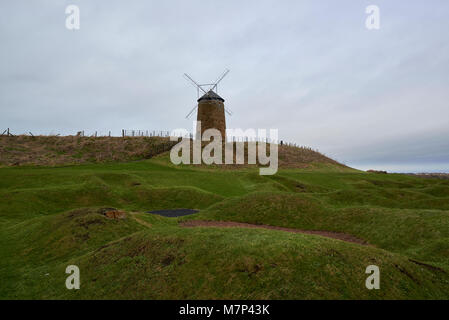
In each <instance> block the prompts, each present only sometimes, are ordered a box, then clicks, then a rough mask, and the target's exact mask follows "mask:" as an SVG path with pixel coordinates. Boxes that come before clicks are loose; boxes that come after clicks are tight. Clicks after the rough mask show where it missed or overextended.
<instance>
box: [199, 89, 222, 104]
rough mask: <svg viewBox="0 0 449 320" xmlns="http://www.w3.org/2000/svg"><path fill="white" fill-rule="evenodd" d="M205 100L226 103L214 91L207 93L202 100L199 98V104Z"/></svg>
mask: <svg viewBox="0 0 449 320" xmlns="http://www.w3.org/2000/svg"><path fill="white" fill-rule="evenodd" d="M203 100H220V101H221V102H224V99H223V98H222V97H220V96H219V95H218V94H217V93H215V92H214V91H212V90H209V92H207V93H205V94H204V95H203V96H202V97H201V98H199V99H198V102H200V101H203Z"/></svg>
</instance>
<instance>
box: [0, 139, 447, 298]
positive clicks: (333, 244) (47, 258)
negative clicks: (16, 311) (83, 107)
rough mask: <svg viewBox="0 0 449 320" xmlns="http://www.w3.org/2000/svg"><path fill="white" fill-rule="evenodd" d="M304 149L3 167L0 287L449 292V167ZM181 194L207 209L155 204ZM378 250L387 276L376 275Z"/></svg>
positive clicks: (146, 293) (142, 293) (7, 290)
mask: <svg viewBox="0 0 449 320" xmlns="http://www.w3.org/2000/svg"><path fill="white" fill-rule="evenodd" d="M73 139H76V138H75V137H74V138H73ZM132 143H137V142H132ZM288 151H290V150H288ZM294 152H295V153H296V152H297V153H301V152H300V150H299V151H298V150H294ZM25 153H26V152H25ZM284 154H285V153H284ZM139 157H140V156H139ZM287 158H288V159H291V156H289V157H287ZM2 159H4V156H3V158H2ZM87 159H88V158H87ZM124 159H125V158H123V160H124ZM304 159H305V160H303V162H302V163H301V162H298V163H299V164H306V166H303V167H300V166H298V167H296V168H295V167H289V166H286V167H285V168H283V169H282V168H281V169H280V170H279V172H278V174H276V175H275V176H260V175H259V174H258V170H257V169H256V168H251V167H249V168H242V169H234V170H220V169H216V168H208V167H201V166H200V167H193V166H179V167H176V166H173V165H172V164H171V163H169V162H168V161H167V154H161V155H159V156H156V157H152V158H151V159H148V160H142V161H137V162H112V161H109V160H108V161H107V162H105V163H87V164H82V165H72V166H59V167H55V166H42V165H41V166H30V165H28V166H12V167H11V166H8V167H3V168H0V242H1V244H2V245H1V246H0V281H1V283H2V286H0V298H1V299H7V298H10V299H11V298H12V299H18V298H19V299H21V298H32V299H35V298H44V299H50V298H51V299H54V298H56V299H85V298H95V299H104V298H112V299H122V298H123V299H130V298H135V299H164V298H166V299H184V298H185V299H188V298H191V299H224V298H234V299H239V298H242V299H246V298H248V299H334V298H336V299H449V181H448V180H437V179H422V178H419V177H414V176H405V175H396V174H391V175H390V174H388V175H379V174H370V173H363V172H358V171H356V170H351V169H349V168H346V167H344V166H342V165H339V164H337V163H333V162H331V161H324V160H323V161H321V162H320V161H315V160H314V159H315V158H314V159H312V160H307V159H306V158H304ZM325 159H326V158H325ZM289 161H290V160H289ZM52 164H53V163H52ZM103 207H108V208H110V207H113V208H117V209H119V210H123V211H125V212H126V216H125V218H123V219H113V218H109V217H107V216H105V215H104V212H105V210H102V209H101V208H103ZM173 208H194V209H200V212H199V213H197V214H194V215H191V216H186V217H182V218H164V217H160V216H155V215H152V214H147V213H144V212H145V211H148V210H157V209H173ZM190 220H207V221H235V222H244V223H251V224H258V225H261V224H263V225H269V226H278V227H288V228H298V229H303V230H322V231H333V232H340V233H345V234H348V235H352V236H354V237H357V238H359V239H363V240H365V241H366V242H367V243H368V245H360V244H357V243H349V242H344V241H340V240H336V239H330V238H326V237H323V236H319V235H310V234H300V233H289V232H284V231H279V230H265V229H247V228H217V227H195V228H186V227H183V226H182V224H180V222H182V221H190ZM70 264H75V265H77V266H79V267H80V271H81V289H80V290H77V291H71V290H67V289H66V288H65V279H66V277H67V275H66V274H65V268H66V266H67V265H70ZM371 264H375V265H378V266H379V267H380V270H381V289H380V290H367V289H366V287H365V279H366V277H367V276H368V275H366V274H365V269H366V267H367V266H368V265H371Z"/></svg>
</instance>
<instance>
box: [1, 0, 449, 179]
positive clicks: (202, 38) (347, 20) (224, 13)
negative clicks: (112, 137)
mask: <svg viewBox="0 0 449 320" xmlns="http://www.w3.org/2000/svg"><path fill="white" fill-rule="evenodd" d="M69 4H76V5H78V6H79V8H80V13H81V16H80V18H81V20H80V23H81V24H80V26H81V28H80V30H77V31H73V30H72V31H70V30H67V29H66V27H65V20H66V17H67V15H66V14H65V8H66V6H67V5H69ZM368 5H377V6H378V7H379V8H380V29H379V30H368V29H367V28H366V27H365V20H366V18H367V16H368V14H366V13H365V9H366V7H367V6H368ZM448 17H449V1H447V0H431V1H421V0H416V1H413V0H409V1H405V0H395V1H392V0H387V1H383V0H372V1H364V0H352V1H350V0H339V1H335V0H308V1H299V0H292V1H279V0H277V1H275V0H273V1H261V0H257V1H256V0H254V1H247V0H239V1H230V0H227V1H211V0H209V1H192V0H182V1H181V0H179V1H170V0H166V1H148V0H146V1H143V0H142V1H137V0H134V1H111V0H108V1H106V0H95V1H92V0H71V1H62V0H39V1H24V0H9V1H7V0H2V1H1V2H0V43H1V44H0V48H1V49H0V131H3V130H4V129H6V128H7V127H9V128H11V130H12V132H13V133H25V132H28V131H31V132H33V133H34V134H49V133H61V134H74V133H76V132H77V131H80V130H85V131H86V133H89V132H94V131H96V130H98V131H99V132H104V133H106V132H107V131H109V130H112V132H113V133H115V134H119V133H120V131H121V129H142V130H171V129H175V128H187V129H190V128H191V126H192V121H191V120H186V119H185V116H186V114H187V113H188V112H189V111H190V109H192V108H193V107H194V106H195V103H196V91H195V89H194V88H193V87H192V86H191V85H190V84H189V83H187V82H186V81H185V80H184V79H183V77H182V74H183V73H184V72H187V73H189V74H190V75H191V76H192V77H193V78H194V79H195V80H197V81H199V82H202V83H205V82H210V81H212V80H215V79H216V78H217V77H218V76H219V75H220V73H222V72H223V70H224V69H226V68H229V69H231V72H230V73H229V75H228V76H227V77H226V78H225V79H224V80H223V82H222V83H221V85H220V86H219V94H220V95H221V96H222V97H223V98H224V99H225V100H226V102H225V104H226V106H227V108H229V109H231V110H232V111H233V116H232V117H227V126H228V127H229V128H278V129H279V136H280V138H281V139H283V140H284V141H291V142H296V143H297V144H300V145H306V146H310V147H312V148H315V149H318V150H319V151H321V152H323V153H325V154H326V155H328V156H331V157H333V158H335V159H337V160H339V161H341V162H344V163H346V164H348V165H351V166H355V167H357V168H362V169H368V168H377V169H387V170H392V171H449V41H448V40H449V34H448V30H449V18H448ZM192 118H195V117H192Z"/></svg>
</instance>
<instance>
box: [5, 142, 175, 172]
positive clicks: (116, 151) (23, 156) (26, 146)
mask: <svg viewBox="0 0 449 320" xmlns="http://www.w3.org/2000/svg"><path fill="white" fill-rule="evenodd" d="M174 144H175V142H171V141H170V140H169V139H168V138H161V137H125V138H119V137H81V136H64V137H61V136H35V137H32V136H24V135H20V136H13V137H7V136H0V165H6V166H10V165H46V166H54V165H68V164H80V163H89V162H110V161H130V160H141V159H148V158H151V157H153V156H155V155H158V154H160V153H163V152H165V151H167V150H170V149H171V147H172V146H173V145H174Z"/></svg>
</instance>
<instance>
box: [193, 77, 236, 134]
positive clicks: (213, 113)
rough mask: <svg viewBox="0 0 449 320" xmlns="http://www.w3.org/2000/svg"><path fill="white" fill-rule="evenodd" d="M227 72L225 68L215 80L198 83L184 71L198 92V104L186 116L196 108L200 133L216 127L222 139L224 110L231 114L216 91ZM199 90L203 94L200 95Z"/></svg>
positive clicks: (224, 122) (224, 118) (224, 120)
mask: <svg viewBox="0 0 449 320" xmlns="http://www.w3.org/2000/svg"><path fill="white" fill-rule="evenodd" d="M228 73H229V70H226V71H225V72H223V74H222V75H221V76H220V77H219V78H218V80H217V81H215V82H214V83H208V84H198V83H197V82H196V81H195V80H193V79H192V78H191V77H190V76H189V75H188V74H187V73H184V77H185V78H186V79H187V80H189V81H190V82H191V83H192V84H193V85H194V86H195V87H196V89H197V94H198V105H197V106H195V107H194V108H193V109H192V110H191V111H190V112H189V114H188V115H187V116H186V118H189V117H190V116H191V115H192V114H193V112H194V111H195V110H196V109H198V115H197V121H201V135H202V134H203V132H204V131H206V130H207V129H212V128H213V129H217V130H218V131H220V133H221V137H222V139H223V141H225V139H226V117H225V112H226V113H228V114H229V115H232V112H231V111H230V110H228V109H227V108H226V107H225V106H224V101H225V100H224V99H223V98H222V97H220V96H219V95H218V93H217V91H218V84H219V83H220V81H221V80H223V78H224V77H225V76H226V75H227V74H228ZM200 92H201V93H202V94H203V95H202V96H201V97H200ZM197 133H198V134H199V133H200V132H197Z"/></svg>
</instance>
